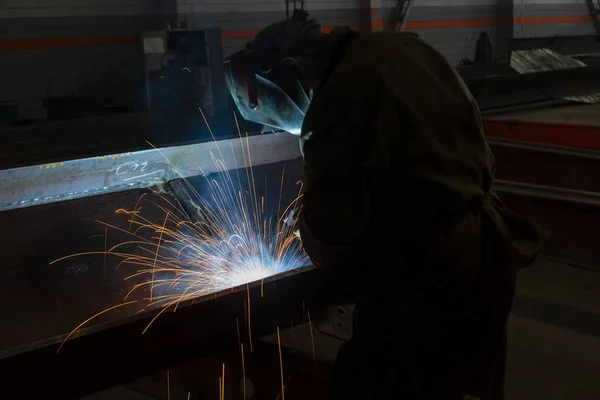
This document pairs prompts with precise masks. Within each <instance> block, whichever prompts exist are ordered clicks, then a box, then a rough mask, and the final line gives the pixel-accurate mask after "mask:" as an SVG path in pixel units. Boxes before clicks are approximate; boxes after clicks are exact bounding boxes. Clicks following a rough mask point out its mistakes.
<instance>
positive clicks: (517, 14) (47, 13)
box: [0, 0, 594, 118]
mask: <svg viewBox="0 0 600 400" xmlns="http://www.w3.org/2000/svg"><path fill="white" fill-rule="evenodd" d="M413 2H414V4H415V5H414V7H413V9H412V11H411V14H410V16H409V20H408V24H407V25H406V29H407V30H411V31H416V32H418V33H419V34H420V35H421V37H422V38H424V39H425V40H427V41H429V42H430V43H431V44H432V45H433V46H435V47H436V48H438V49H439V50H440V51H441V52H442V53H443V54H444V55H446V56H447V57H448V59H449V60H450V62H451V63H453V64H458V63H459V62H460V61H461V60H462V59H463V58H465V57H469V58H472V57H473V54H474V49H475V43H476V41H477V39H478V37H479V35H480V33H481V32H484V31H485V32H488V33H489V35H490V37H491V39H492V41H493V43H494V45H495V47H496V52H497V54H499V55H506V54H507V52H508V42H509V40H510V39H511V38H523V37H540V36H554V35H559V36H560V35H585V34H592V33H594V26H593V24H592V19H591V15H590V13H589V10H588V8H587V3H586V0H413ZM290 3H292V2H290ZM306 3H307V9H308V11H309V12H310V14H311V15H312V16H313V17H315V18H317V19H318V20H319V22H320V23H321V24H322V25H323V26H324V29H325V30H328V29H331V28H332V27H334V26H336V25H349V26H351V27H353V28H356V29H387V28H388V27H389V22H390V20H391V15H392V11H393V9H394V7H395V6H396V4H397V2H396V1H395V0H308V1H307V2H306ZM285 10H286V6H285V1H284V0H53V1H51V2H50V1H48V0H0V101H1V100H11V101H15V102H17V103H18V104H19V108H20V113H21V117H22V118H39V117H43V116H44V110H43V107H42V98H44V97H68V96H78V95H87V96H94V97H109V98H110V97H112V98H116V99H117V100H118V102H119V103H121V104H123V105H131V104H135V103H137V102H138V101H139V100H140V98H141V97H142V96H143V72H142V71H143V70H142V54H141V48H140V44H139V43H140V39H139V34H140V33H141V32H142V31H145V30H154V29H162V28H163V27H164V26H165V24H166V22H167V21H170V20H173V19H175V18H177V17H178V18H179V19H180V20H181V21H187V22H189V23H191V24H192V25H193V26H194V27H197V28H202V27H215V26H218V27H220V28H221V29H222V37H223V48H224V54H225V55H229V54H231V53H232V52H234V51H236V50H238V49H241V48H242V47H243V45H244V44H245V43H246V42H247V41H248V40H249V39H251V38H252V37H253V36H254V35H255V34H256V32H258V30H259V29H260V28H262V27H264V26H265V25H267V24H269V23H271V22H274V21H277V20H281V19H283V18H285V17H286V11H285Z"/></svg>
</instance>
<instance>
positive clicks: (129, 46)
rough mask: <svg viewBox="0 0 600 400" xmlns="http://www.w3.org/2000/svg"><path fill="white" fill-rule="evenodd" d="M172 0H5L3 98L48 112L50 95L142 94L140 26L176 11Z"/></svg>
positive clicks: (128, 100)
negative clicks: (45, 106) (44, 102)
mask: <svg viewBox="0 0 600 400" xmlns="http://www.w3.org/2000/svg"><path fill="white" fill-rule="evenodd" d="M175 11H176V9H175V3H174V0H173V1H172V2H171V1H169V0H54V1H48V0H0V100H4V101H7V100H8V101H13V102H16V103H17V104H18V105H19V112H20V116H21V118H23V119H28V118H36V119H37V118H44V116H45V112H44V109H43V107H42V99H43V98H44V97H54V98H65V97H69V96H90V97H99V98H115V99H116V102H117V103H119V104H121V105H125V106H129V105H133V104H135V103H137V102H138V101H139V100H140V96H142V95H143V63H142V51H141V46H140V38H139V34H140V33H141V32H142V31H144V30H148V29H161V28H163V27H164V26H165V24H166V21H167V20H168V19H170V18H173V17H174V16H175Z"/></svg>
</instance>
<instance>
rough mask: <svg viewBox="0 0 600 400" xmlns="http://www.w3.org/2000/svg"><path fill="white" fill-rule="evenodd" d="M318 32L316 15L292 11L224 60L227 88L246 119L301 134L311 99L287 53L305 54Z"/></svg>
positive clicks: (318, 35) (291, 55)
mask: <svg viewBox="0 0 600 400" xmlns="http://www.w3.org/2000/svg"><path fill="white" fill-rule="evenodd" d="M315 29H316V30H318V32H315ZM321 36H322V33H321V31H320V27H319V26H318V25H317V24H316V23H314V21H309V20H308V19H307V15H306V14H302V15H297V14H296V13H295V14H294V16H293V17H292V18H291V19H290V20H287V21H283V22H279V23H277V24H273V25H271V26H269V27H267V28H265V29H264V30H262V31H261V32H260V33H259V34H258V35H257V36H256V38H255V39H254V40H253V41H252V42H250V43H248V44H247V45H246V48H245V49H244V50H242V51H239V52H237V53H235V54H233V55H232V56H230V57H229V58H227V59H226V60H225V62H224V68H225V79H226V82H227V88H228V90H229V93H230V94H231V96H232V98H233V101H234V102H235V105H236V106H237V108H238V110H239V112H240V114H241V115H242V117H243V118H244V119H246V120H247V121H252V122H255V123H258V124H262V125H266V126H268V127H270V128H272V129H276V130H283V131H286V132H289V133H291V134H293V135H300V132H301V129H302V123H303V121H304V116H305V115H306V111H307V110H308V106H309V104H310V100H309V97H308V94H307V92H308V87H304V86H303V85H302V84H301V83H300V82H301V80H300V75H299V71H298V70H297V69H296V67H295V66H294V65H292V64H291V63H288V62H286V61H285V59H286V58H287V57H295V56H304V55H308V54H309V52H311V51H313V50H314V49H313V48H311V46H315V44H316V42H317V40H318V39H319V38H320V37H321ZM315 48H316V47H315Z"/></svg>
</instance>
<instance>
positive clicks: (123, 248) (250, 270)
mask: <svg viewBox="0 0 600 400" xmlns="http://www.w3.org/2000/svg"><path fill="white" fill-rule="evenodd" d="M236 122H237V121H236ZM238 129H239V128H238ZM211 133H212V132H211ZM213 139H214V137H213ZM239 139H240V142H241V144H242V149H243V151H242V154H241V155H240V154H239V153H238V155H237V158H236V154H235V152H234V149H233V145H232V146H231V151H232V153H233V160H234V161H233V163H234V164H235V165H225V162H224V158H223V155H222V151H221V149H220V148H218V146H217V148H218V151H217V154H212V153H211V157H212V161H213V163H214V165H215V170H216V172H214V173H212V174H206V173H205V172H204V171H200V174H199V175H200V176H202V177H203V179H205V183H206V187H207V191H206V193H204V192H203V193H202V194H200V193H199V192H198V191H197V190H196V189H195V188H194V187H193V186H192V185H191V184H190V183H189V182H188V181H187V180H186V179H185V178H183V176H181V175H180V176H181V178H182V179H183V181H184V182H185V183H186V184H187V187H188V190H189V192H191V193H192V194H193V199H192V200H190V203H191V204H190V205H191V207H188V208H187V209H188V210H193V213H191V214H192V215H188V214H186V213H185V212H184V211H182V210H181V208H180V207H178V206H177V205H176V204H173V203H172V202H171V201H170V200H169V199H168V198H167V197H166V196H160V195H142V196H141V197H140V199H139V200H138V202H137V204H136V205H135V207H134V209H132V210H125V209H119V210H116V213H117V214H122V215H125V216H127V217H128V224H129V229H124V228H120V227H117V226H115V225H109V224H107V223H105V222H102V221H98V222H99V223H101V224H103V225H105V226H106V227H107V228H109V229H111V230H116V231H119V232H120V233H121V234H125V235H127V236H128V237H129V240H127V241H124V242H122V243H119V244H117V245H115V246H113V247H112V248H107V249H106V250H105V251H103V252H87V253H79V254H73V255H70V256H67V257H63V258H61V259H59V260H56V261H54V262H53V263H56V262H58V261H61V260H64V259H66V258H72V257H77V256H81V255H86V254H88V255H89V254H101V255H103V256H107V255H109V256H114V257H117V258H118V259H119V260H120V263H119V266H118V268H123V267H125V266H128V267H133V268H134V270H133V273H131V274H130V275H129V276H128V278H126V279H128V280H132V281H133V285H132V287H131V289H130V291H129V293H127V295H126V296H125V298H124V300H123V301H124V302H128V300H129V299H130V298H131V297H132V295H133V294H134V293H136V292H142V293H143V294H142V296H136V298H137V299H140V298H142V299H143V301H144V303H143V309H142V310H141V311H144V310H148V309H160V312H159V313H158V314H157V315H156V316H155V317H154V319H153V320H152V321H151V322H150V324H152V322H154V320H155V319H156V318H158V316H160V315H161V314H162V313H163V312H165V311H166V310H168V309H172V310H176V309H177V307H178V306H179V304H180V303H181V302H184V301H187V300H191V299H194V298H197V297H201V296H205V295H208V294H211V293H216V292H218V291H222V290H225V289H229V288H233V287H236V286H241V285H244V284H248V283H249V282H254V281H261V280H263V279H265V278H268V277H270V276H273V275H276V274H279V273H283V272H287V271H291V270H294V269H296V268H299V267H302V266H305V265H307V261H308V257H307V256H306V253H304V251H303V249H302V244H301V242H300V240H299V239H298V238H297V237H296V236H295V235H294V232H293V230H294V229H293V224H290V223H289V218H288V217H289V216H290V215H292V216H293V212H292V210H295V209H296V208H297V203H298V200H299V199H300V197H301V190H302V187H301V184H298V194H297V197H296V199H295V200H294V201H292V202H291V204H289V205H288V206H287V207H285V206H283V207H282V206H281V204H280V203H281V197H282V194H281V192H282V190H283V183H284V179H285V173H284V172H285V171H284V170H282V172H281V183H280V193H279V199H278V201H279V203H278V204H277V213H275V212H273V213H269V212H268V211H267V210H266V209H265V208H266V207H265V204H266V202H267V199H266V198H265V195H263V194H259V193H257V190H256V182H257V180H258V179H259V177H255V176H254V175H255V174H254V171H253V168H252V161H251V152H250V149H249V148H248V136H247V135H246V136H245V137H244V136H242V135H241V134H240V135H239ZM216 143H217V145H218V142H216ZM240 158H241V159H240ZM166 161H167V162H169V160H166ZM169 163H170V162H169ZM238 164H242V165H241V166H239V165H238ZM171 166H172V164H171ZM172 167H173V166H172ZM173 168H174V167H173ZM276 200H277V199H276ZM148 205H150V206H152V207H158V209H159V210H161V212H163V213H164V217H163V218H162V219H160V220H159V221H153V220H150V219H149V217H148V216H147V215H145V214H144V212H143V209H144V208H145V207H147V206H148ZM138 303H139V301H138ZM105 311H106V310H105ZM99 314H101V313H99ZM99 314H97V315H96V316H98V315H99ZM96 316H95V317H96ZM95 317H93V318H95ZM93 318H90V319H89V320H87V321H85V322H84V324H86V323H88V322H89V321H90V320H91V319H93ZM82 325H83V324H82ZM82 325H80V326H79V327H81V326H82ZM79 327H78V328H77V329H79ZM146 329H148V328H146ZM144 332H145V331H144ZM72 333H73V332H71V334H72ZM69 336H70V335H69Z"/></svg>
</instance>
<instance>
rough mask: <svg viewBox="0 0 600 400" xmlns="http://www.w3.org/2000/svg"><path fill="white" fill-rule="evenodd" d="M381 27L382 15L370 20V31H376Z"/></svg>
mask: <svg viewBox="0 0 600 400" xmlns="http://www.w3.org/2000/svg"><path fill="white" fill-rule="evenodd" d="M381 27H383V17H379V18H377V19H376V20H375V21H373V22H371V30H372V31H376V30H378V29H379V28H381Z"/></svg>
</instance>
